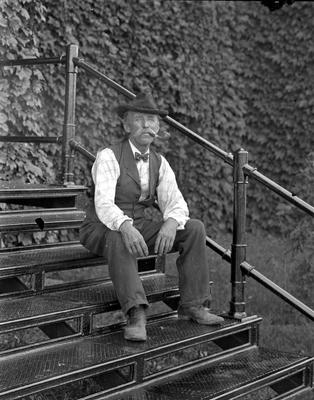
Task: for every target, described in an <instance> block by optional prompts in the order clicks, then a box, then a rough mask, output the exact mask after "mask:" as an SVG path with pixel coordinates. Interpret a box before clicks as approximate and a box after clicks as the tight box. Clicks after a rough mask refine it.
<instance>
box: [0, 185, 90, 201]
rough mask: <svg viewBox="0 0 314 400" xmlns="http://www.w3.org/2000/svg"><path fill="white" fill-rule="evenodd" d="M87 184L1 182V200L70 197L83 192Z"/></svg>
mask: <svg viewBox="0 0 314 400" xmlns="http://www.w3.org/2000/svg"><path fill="white" fill-rule="evenodd" d="M85 190H86V187H85V186H78V185H72V186H61V185H40V184H31V183H19V182H0V202H6V201H8V200H12V199H19V198H23V199H25V198H38V197H40V198H54V197H68V196H75V195H77V194H79V193H83V192H84V191H85Z"/></svg>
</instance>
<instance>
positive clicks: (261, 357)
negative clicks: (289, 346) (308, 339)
mask: <svg viewBox="0 0 314 400" xmlns="http://www.w3.org/2000/svg"><path fill="white" fill-rule="evenodd" d="M313 362H314V358H313V357H312V358H311V357H304V356H300V355H296V354H289V353H283V352H278V351H275V350H268V349H264V348H258V347H252V348H249V349H248V350H245V351H243V352H241V353H238V354H235V355H231V356H229V357H227V358H224V359H222V360H218V361H215V362H214V363H205V364H203V366H202V367H199V368H194V369H190V370H187V371H183V372H182V371H181V373H180V375H179V376H172V377H169V376H168V377H167V378H166V379H165V380H163V382H162V383H160V384H157V385H156V384H154V385H150V386H146V388H145V389H143V388H141V389H138V390H136V389H133V390H130V391H128V393H127V394H125V395H122V394H120V395H113V396H104V397H97V398H98V399H110V400H113V399H119V400H174V399H176V400H177V399H182V400H194V399H195V400H210V399H214V398H215V399H216V398H219V399H220V400H222V399H227V398H228V399H231V398H233V396H234V397H235V396H236V395H237V394H239V393H242V394H245V393H246V392H249V391H250V390H252V388H254V387H255V388H258V387H261V383H262V382H261V381H263V384H265V383H268V384H271V383H272V382H273V381H275V379H278V378H279V377H282V378H285V377H286V376H287V374H288V372H290V373H291V372H297V371H301V370H302V369H304V368H306V367H310V366H311V364H312V363H313ZM275 374H276V375H275ZM299 379H300V385H301V386H302V376H301V377H300V378H299ZM230 392H232V394H233V395H232V396H231V395H230ZM224 395H225V396H224Z"/></svg>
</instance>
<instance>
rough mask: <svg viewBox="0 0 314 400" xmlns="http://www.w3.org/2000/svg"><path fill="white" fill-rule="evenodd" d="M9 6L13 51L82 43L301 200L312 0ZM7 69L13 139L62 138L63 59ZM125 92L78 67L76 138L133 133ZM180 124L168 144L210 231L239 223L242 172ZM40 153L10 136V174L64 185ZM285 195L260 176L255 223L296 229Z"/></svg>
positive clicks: (94, 59)
mask: <svg viewBox="0 0 314 400" xmlns="http://www.w3.org/2000/svg"><path fill="white" fill-rule="evenodd" d="M0 12H1V14H2V17H1V19H0V29H1V32H0V33H1V35H0V44H1V46H2V48H1V53H2V55H3V56H4V57H9V58H16V57H18V56H47V57H49V56H58V55H61V54H64V51H65V46H66V45H67V44H68V43H76V44H78V45H79V47H80V57H83V58H84V59H85V60H86V61H87V62H89V63H91V64H92V65H94V66H95V67H97V68H98V69H99V70H101V71H102V72H104V73H105V74H107V75H108V76H109V77H110V78H112V79H114V80H115V81H117V82H118V83H120V84H122V85H123V86H125V87H127V88H128V89H130V90H132V91H134V92H137V91H138V90H141V89H146V88H150V89H151V90H152V92H153V94H154V95H155V97H156V98H157V99H158V103H159V105H160V106H162V107H163V108H165V107H166V108H168V109H169V113H170V116H172V117H173V118H175V119H177V120H178V121H179V122H181V123H183V124H185V125H187V126H188V127H189V128H191V129H193V130H194V131H196V132H197V133H199V134H200V135H202V136H203V137H205V138H206V139H208V140H210V141H211V142H213V143H214V144H216V145H218V146H219V147H221V148H222V149H224V150H226V151H234V150H236V149H237V148H239V147H245V148H246V149H248V150H249V152H250V161H251V162H252V164H253V165H254V166H256V167H258V168H259V170H260V171H261V172H264V173H266V175H268V176H269V177H270V178H273V179H274V180H275V181H277V182H279V183H281V184H283V185H285V186H287V187H288V188H293V189H294V190H297V191H298V194H299V195H300V196H301V197H302V194H303V191H302V187H304V185H305V184H306V183H305V182H303V181H304V180H303V181H302V179H301V180H300V179H298V180H297V181H296V179H295V177H296V175H297V174H299V172H300V170H301V169H302V168H304V165H305V164H304V163H305V158H306V155H307V154H308V153H309V152H310V150H311V145H313V135H312V133H311V129H312V126H313V116H312V112H311V110H312V106H313V101H314V100H313V98H314V96H313V95H314V87H313V85H314V83H313V82H314V81H313V79H312V75H313V72H312V65H313V59H314V54H313V35H312V32H313V26H312V25H313V23H314V22H313V21H314V18H313V17H314V4H312V3H311V2H302V1H301V2H295V3H293V4H292V5H291V6H285V7H283V8H282V9H280V10H277V11H276V12H270V11H269V10H268V9H267V8H266V7H264V6H263V5H262V4H261V2H258V1H252V2H247V1H243V2H241V1H199V2H196V1H173V0H132V1H130V0H115V1H109V0H105V1H104V0H84V1H83V0H77V1H73V0H72V1H71V0H62V1H59V2H55V1H52V0H40V1H36V2H33V1H31V0H3V1H2V3H0ZM2 74H3V75H4V77H5V78H6V79H1V83H0V85H1V88H0V89H1V90H0V105H1V110H0V125H1V132H0V134H2V135H3V134H8V133H9V134H30V133H32V134H37V135H44V134H48V135H60V134H61V133H62V124H63V99H64V74H63V67H61V66H60V67H56V66H45V67H30V68H23V69H22V68H6V69H5V71H3V72H2ZM22 94H23V96H22ZM123 100H124V99H123V98H122V96H121V95H118V94H117V93H115V92H114V91H113V90H111V89H109V88H108V87H106V86H105V85H104V84H100V83H99V81H96V80H95V79H94V78H92V77H90V76H88V75H87V74H86V73H85V72H84V71H80V72H79V76H78V94H77V111H76V116H77V135H78V137H79V139H80V141H81V142H82V143H83V144H84V145H85V146H86V147H88V148H89V149H90V150H91V151H92V152H94V153H95V152H96V151H97V149H99V148H101V147H103V146H105V145H106V144H108V143H109V142H111V141H112V140H113V139H114V138H116V137H120V136H121V134H122V132H121V125H120V122H119V121H118V119H117V117H116V115H114V114H113V113H112V108H113V107H114V105H116V104H117V102H119V101H123ZM170 132H171V139H170V140H169V141H168V143H160V144H159V145H158V147H159V148H160V150H161V151H162V152H163V153H164V154H165V155H166V156H167V158H168V159H169V161H170V163H171V165H172V166H173V168H174V169H175V170H176V172H177V176H178V181H179V185H180V187H181V189H182V191H183V193H184V195H185V197H186V198H187V200H188V203H189V206H190V210H191V214H192V215H193V216H197V217H199V218H201V219H203V220H204V222H205V224H206V226H207V228H208V232H213V231H225V230H229V229H230V228H231V223H232V221H231V220H232V172H231V168H230V167H229V166H228V165H226V164H224V163H223V162H222V161H220V160H217V159H216V158H215V156H213V155H211V154H209V153H208V152H206V151H205V150H203V149H202V148H201V147H200V146H199V145H196V144H194V143H193V142H191V141H190V140H188V139H186V138H184V137H183V136H182V135H181V134H180V133H178V132H176V131H175V130H173V129H170ZM40 149H43V150H39V147H38V146H30V145H25V144H23V145H14V146H12V145H9V146H8V145H4V144H2V145H1V144H0V163H1V164H0V167H2V169H3V170H4V171H5V175H4V178H5V179H13V178H16V177H18V178H21V179H27V180H28V181H35V180H37V181H40V182H42V181H45V180H47V181H49V182H51V181H53V180H54V179H55V169H56V168H55V167H56V166H57V164H58V163H57V157H56V156H57V155H58V150H57V149H56V147H55V146H44V147H43V146H41V147H40ZM44 150H45V151H44ZM26 160H27V161H26ZM49 160H50V161H49ZM51 161H52V162H53V164H51ZM36 167H39V169H38V168H36ZM89 168H90V165H88V163H86V161H85V160H83V159H82V158H81V157H80V156H78V157H77V159H76V163H75V176H76V181H77V183H85V182H88V181H90V175H89ZM304 194H305V193H304ZM278 204H279V202H278V201H277V200H276V198H275V197H273V196H272V195H271V194H270V193H269V192H267V191H266V190H265V189H263V188H262V187H258V185H256V184H254V183H253V182H251V184H250V185H249V224H250V225H251V226H254V225H256V224H257V225H259V226H262V227H263V228H270V229H276V230H281V231H282V230H284V229H285V227H286V225H287V224H289V223H290V221H291V220H293V219H295V217H294V215H295V214H294V213H291V212H289V213H288V214H287V216H286V214H284V215H282V214H283V211H285V210H286V209H285V207H283V206H279V205H278ZM288 211H289V210H288Z"/></svg>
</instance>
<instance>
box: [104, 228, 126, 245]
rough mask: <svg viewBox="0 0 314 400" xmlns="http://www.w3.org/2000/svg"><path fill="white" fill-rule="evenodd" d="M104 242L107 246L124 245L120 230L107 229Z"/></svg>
mask: <svg viewBox="0 0 314 400" xmlns="http://www.w3.org/2000/svg"><path fill="white" fill-rule="evenodd" d="M106 242H107V245H108V246H114V247H124V242H123V240H122V235H121V232H119V231H109V232H108V233H107V235H106Z"/></svg>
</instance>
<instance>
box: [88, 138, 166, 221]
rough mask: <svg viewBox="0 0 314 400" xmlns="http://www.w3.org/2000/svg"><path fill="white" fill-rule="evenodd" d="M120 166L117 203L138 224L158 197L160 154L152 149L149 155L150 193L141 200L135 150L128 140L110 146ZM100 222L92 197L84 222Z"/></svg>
mask: <svg viewBox="0 0 314 400" xmlns="http://www.w3.org/2000/svg"><path fill="white" fill-rule="evenodd" d="M109 148H110V149H111V150H112V151H113V153H114V155H115V157H116V159H117V161H118V163H119V167H120V176H119V178H118V181H117V186H116V195H115V204H116V205H117V206H118V207H119V208H121V210H122V211H123V212H124V213H125V214H126V215H127V216H129V217H130V218H132V219H133V220H134V225H135V226H137V225H138V224H140V223H141V220H142V219H143V218H144V210H145V208H147V207H150V206H152V205H153V204H154V203H155V201H156V199H157V194H156V187H157V185H158V177H159V168H160V165H161V157H160V154H158V153H156V152H155V151H154V150H152V149H150V156H149V195H148V197H147V198H146V199H145V200H142V201H139V198H140V195H141V186H140V177H139V174H138V170H137V167H136V162H135V160H134V156H133V152H132V149H131V146H130V144H129V141H128V140H124V141H123V142H120V143H117V144H114V145H112V146H110V147H109ZM91 222H94V223H95V222H97V223H100V221H99V219H98V217H97V215H96V211H95V204H94V201H93V199H92V201H91V205H90V207H89V209H88V210H87V213H86V219H85V221H84V223H91Z"/></svg>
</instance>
